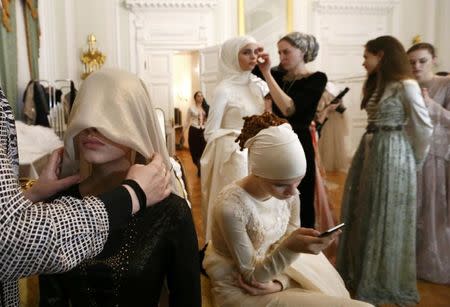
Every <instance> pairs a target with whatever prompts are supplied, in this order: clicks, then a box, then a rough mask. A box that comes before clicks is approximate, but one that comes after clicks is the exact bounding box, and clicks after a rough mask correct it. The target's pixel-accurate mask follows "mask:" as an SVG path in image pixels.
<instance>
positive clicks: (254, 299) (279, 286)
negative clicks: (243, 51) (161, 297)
mask: <svg viewBox="0 0 450 307" xmlns="http://www.w3.org/2000/svg"><path fill="white" fill-rule="evenodd" d="M273 118H275V119H273ZM282 122H283V121H280V119H279V118H276V116H274V115H272V114H269V113H264V114H263V116H252V117H251V118H249V119H247V120H246V122H245V126H244V129H243V133H242V136H243V137H240V142H241V146H244V144H245V147H247V148H248V149H249V165H250V175H248V176H246V177H245V178H243V179H241V180H238V181H236V182H233V183H232V184H230V185H228V186H227V187H225V188H224V189H223V190H222V192H221V193H220V194H219V196H218V198H217V200H216V202H215V204H214V214H213V220H212V240H211V241H210V242H209V245H208V248H207V250H206V257H205V260H204V263H203V264H204V267H205V269H206V271H207V273H208V275H209V277H210V278H211V283H212V293H213V300H214V303H215V304H216V305H218V306H230V307H231V306H233V307H236V306H327V307H328V306H370V305H369V304H366V303H363V302H358V301H354V300H352V299H351V298H350V296H349V293H348V291H347V290H346V288H345V285H344V282H343V280H342V279H341V277H340V276H339V274H338V272H337V271H336V270H335V269H334V268H333V266H332V265H331V264H330V262H328V260H327V259H326V258H325V256H324V255H323V254H322V253H320V251H321V250H323V249H324V248H325V247H327V246H328V245H329V244H330V243H331V242H332V241H333V240H334V239H335V238H336V236H337V235H338V233H334V234H332V235H330V236H329V237H318V235H319V232H318V231H316V230H314V229H308V228H300V219H299V216H300V215H299V210H300V200H299V195H298V190H297V186H298V184H299V183H300V181H301V179H302V178H303V176H304V175H305V172H306V159H305V154H304V152H303V148H302V146H301V144H300V141H299V139H298V137H297V135H296V134H295V133H294V132H293V130H292V128H291V126H290V125H289V124H287V123H284V124H282ZM284 122H285V121H284ZM261 123H262V124H261ZM271 125H278V126H271ZM266 127H268V128H266ZM262 128H266V129H262ZM261 129H262V130H261ZM255 134H256V135H255ZM314 254H316V255H314ZM239 276H240V277H239Z"/></svg>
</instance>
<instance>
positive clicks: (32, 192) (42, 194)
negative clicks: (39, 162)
mask: <svg viewBox="0 0 450 307" xmlns="http://www.w3.org/2000/svg"><path fill="white" fill-rule="evenodd" d="M63 152H64V149H63V148H62V147H61V148H58V149H56V150H54V151H53V152H52V154H51V155H50V158H49V160H48V162H47V165H46V166H45V167H44V169H43V170H42V172H41V174H40V175H39V179H38V180H36V182H35V183H34V184H33V186H32V187H31V188H29V189H28V190H26V191H24V192H23V194H24V196H25V198H27V199H29V200H31V201H32V202H38V201H43V200H46V199H48V198H49V197H51V196H53V195H54V194H56V193H58V192H60V191H63V190H65V189H67V188H68V187H70V186H72V185H74V184H76V183H78V182H79V181H80V175H78V174H77V175H73V176H69V177H66V178H63V179H59V178H58V177H59V174H60V172H61V165H62V155H63Z"/></svg>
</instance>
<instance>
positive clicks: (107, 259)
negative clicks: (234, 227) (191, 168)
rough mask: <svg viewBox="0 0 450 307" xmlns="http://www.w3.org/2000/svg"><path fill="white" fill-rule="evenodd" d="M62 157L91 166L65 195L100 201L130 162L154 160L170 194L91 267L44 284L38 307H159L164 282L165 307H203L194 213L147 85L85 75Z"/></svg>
mask: <svg viewBox="0 0 450 307" xmlns="http://www.w3.org/2000/svg"><path fill="white" fill-rule="evenodd" d="M65 149H66V151H67V153H68V155H69V157H70V158H71V159H72V160H80V161H84V162H85V164H87V165H88V167H87V168H86V170H87V171H88V174H85V175H87V177H86V178H85V179H84V180H83V181H82V182H81V183H80V184H79V185H76V186H73V187H72V188H70V189H69V190H68V191H65V193H64V194H65V195H71V196H74V197H77V196H78V197H81V196H88V195H98V194H100V193H102V192H105V191H107V190H110V189H113V188H114V187H115V186H117V185H120V184H121V183H122V182H123V180H124V179H125V178H124V175H125V174H126V173H127V171H128V169H129V167H130V166H131V165H132V164H133V163H134V162H136V163H144V162H145V161H148V160H149V159H151V158H152V156H153V153H155V152H159V153H160V154H161V155H162V156H163V158H164V160H165V165H166V169H165V171H164V170H163V171H161V175H162V176H167V175H165V174H167V172H169V173H171V174H170V176H172V185H171V188H172V194H171V195H170V196H169V197H168V198H166V199H165V200H163V201H162V202H160V203H158V204H156V205H154V206H152V207H150V208H147V209H146V210H144V211H143V212H142V213H140V214H137V215H135V216H134V217H133V218H132V219H131V221H130V223H129V224H128V225H127V227H125V228H124V229H120V230H118V231H116V232H113V233H111V234H110V236H109V237H108V241H107V242H106V244H105V247H104V249H103V251H102V252H101V253H100V255H98V256H97V257H95V258H94V259H91V260H87V261H85V262H84V263H82V264H81V265H79V266H78V267H76V268H75V269H73V270H72V271H69V272H68V273H64V274H61V275H52V276H44V277H43V281H44V282H43V283H41V286H43V285H44V287H41V306H158V302H159V298H160V293H161V288H162V286H163V284H164V280H165V279H166V280H167V286H168V290H169V304H170V306H200V305H201V297H200V275H199V274H200V272H199V267H198V261H199V260H198V245H197V236H196V233H195V228H194V224H193V221H192V215H191V211H190V208H189V206H188V204H187V202H186V200H185V199H183V198H182V197H180V196H179V195H182V192H181V189H180V185H179V183H178V182H177V179H176V177H175V175H174V174H173V172H172V169H171V167H170V162H169V155H168V154H167V150H166V147H165V142H164V140H163V137H162V133H161V131H160V129H159V126H158V122H157V121H156V117H155V115H154V112H153V106H152V103H151V100H150V96H149V94H148V92H147V90H146V87H145V85H144V83H143V82H142V81H141V80H140V79H139V78H137V77H136V76H135V75H133V74H131V73H128V72H125V71H121V70H116V69H104V70H100V71H97V72H95V73H93V74H92V75H90V76H89V77H88V78H87V79H86V81H84V82H83V84H82V86H81V88H80V91H79V93H78V95H77V98H76V100H75V103H74V105H73V109H72V111H71V114H70V119H69V125H68V129H67V132H66V136H65ZM80 164H81V165H82V163H80ZM82 171H83V169H82ZM82 175H83V174H82ZM149 180H151V178H149ZM123 184H127V185H129V186H130V187H131V188H133V189H135V190H137V192H136V194H137V196H138V198H139V200H140V201H141V198H142V194H140V193H139V190H138V189H136V187H135V186H134V185H133V182H129V181H124V182H123ZM144 197H145V196H144ZM69 231H70V229H69ZM46 279H47V280H46ZM41 280H42V279H41ZM45 285H47V287H45ZM49 285H50V287H48V286H49ZM51 286H55V287H56V290H57V291H55V289H51ZM69 303H70V305H69Z"/></svg>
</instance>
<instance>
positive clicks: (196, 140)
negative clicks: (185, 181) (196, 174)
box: [188, 126, 206, 170]
mask: <svg viewBox="0 0 450 307" xmlns="http://www.w3.org/2000/svg"><path fill="white" fill-rule="evenodd" d="M204 131H205V129H198V128H195V127H193V126H190V127H189V139H188V143H189V151H190V152H191V157H192V161H193V162H194V164H195V165H196V166H197V168H198V169H199V170H200V158H201V157H202V154H203V151H204V150H205V146H206V141H205V137H204V135H203V132H204Z"/></svg>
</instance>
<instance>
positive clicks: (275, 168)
mask: <svg viewBox="0 0 450 307" xmlns="http://www.w3.org/2000/svg"><path fill="white" fill-rule="evenodd" d="M245 147H247V148H248V160H249V166H250V172H251V173H252V174H253V175H256V176H259V177H262V178H265V179H272V180H289V179H295V178H298V177H303V176H305V173H306V158H305V152H304V151H303V147H302V145H301V144H300V141H299V139H298V136H297V134H295V132H294V131H293V130H292V127H291V125H289V124H282V125H280V126H271V127H269V128H266V129H262V130H261V131H260V132H258V134H257V135H255V136H254V137H252V138H250V139H248V140H247V142H245Z"/></svg>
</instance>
